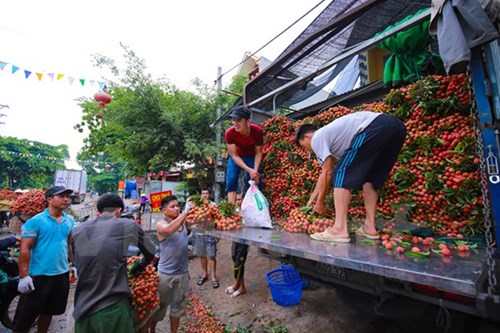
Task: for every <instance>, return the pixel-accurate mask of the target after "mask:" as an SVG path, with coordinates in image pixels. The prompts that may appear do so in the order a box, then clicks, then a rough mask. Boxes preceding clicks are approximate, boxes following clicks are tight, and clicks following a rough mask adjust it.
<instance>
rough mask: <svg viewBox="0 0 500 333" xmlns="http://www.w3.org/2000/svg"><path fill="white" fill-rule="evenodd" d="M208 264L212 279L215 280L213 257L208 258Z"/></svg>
mask: <svg viewBox="0 0 500 333" xmlns="http://www.w3.org/2000/svg"><path fill="white" fill-rule="evenodd" d="M208 265H209V266H210V272H211V274H212V281H217V274H216V269H217V260H215V258H208Z"/></svg>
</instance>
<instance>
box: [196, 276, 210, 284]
mask: <svg viewBox="0 0 500 333" xmlns="http://www.w3.org/2000/svg"><path fill="white" fill-rule="evenodd" d="M207 280H208V277H207V276H200V277H199V278H198V282H197V284H198V285H199V286H201V285H202V284H204V283H205V281H207Z"/></svg>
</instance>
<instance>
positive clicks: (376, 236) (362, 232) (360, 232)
mask: <svg viewBox="0 0 500 333" xmlns="http://www.w3.org/2000/svg"><path fill="white" fill-rule="evenodd" d="M356 235H358V236H361V237H365V238H368V239H379V238H380V236H379V234H378V233H377V234H368V233H366V232H365V228H363V227H359V228H358V229H357V230H356Z"/></svg>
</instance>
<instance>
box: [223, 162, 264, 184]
mask: <svg viewBox="0 0 500 333" xmlns="http://www.w3.org/2000/svg"><path fill="white" fill-rule="evenodd" d="M241 159H242V160H243V162H245V164H246V165H247V166H248V167H249V168H252V169H253V167H254V165H255V156H243V157H241ZM241 171H243V169H242V168H240V167H239V166H238V165H237V164H236V163H235V162H234V161H233V158H232V157H231V156H229V159H228V160H227V170H226V192H238V180H239V178H240V173H241ZM249 180H250V175H249V174H248V172H245V186H244V188H245V189H247V188H248V186H247V185H248V181H249ZM259 188H260V189H262V178H261V179H260V182H259ZM245 189H244V190H243V191H242V192H246V190H245Z"/></svg>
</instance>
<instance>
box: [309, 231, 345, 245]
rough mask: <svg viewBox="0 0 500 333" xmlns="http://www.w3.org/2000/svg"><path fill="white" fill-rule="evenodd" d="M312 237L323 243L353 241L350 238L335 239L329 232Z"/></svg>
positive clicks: (315, 234)
mask: <svg viewBox="0 0 500 333" xmlns="http://www.w3.org/2000/svg"><path fill="white" fill-rule="evenodd" d="M310 237H311V238H312V239H314V240H318V241H322V242H335V243H349V242H350V241H351V239H350V238H349V237H347V238H346V237H335V236H333V235H332V234H331V233H329V232H328V231H327V230H325V231H323V232H316V233H314V234H311V235H310Z"/></svg>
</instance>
